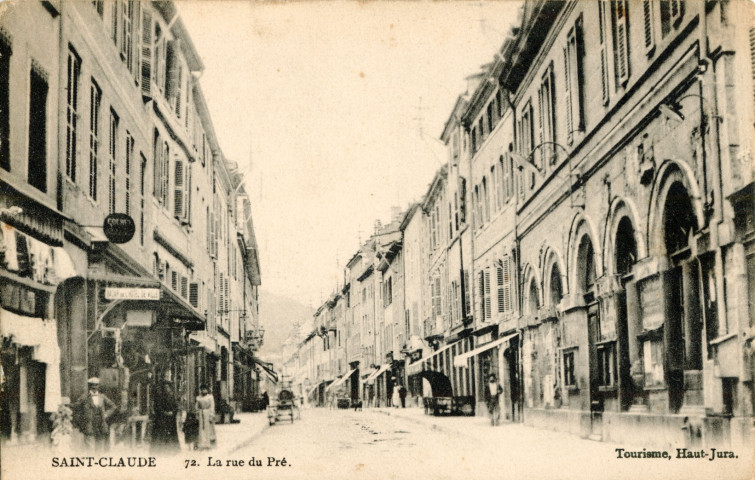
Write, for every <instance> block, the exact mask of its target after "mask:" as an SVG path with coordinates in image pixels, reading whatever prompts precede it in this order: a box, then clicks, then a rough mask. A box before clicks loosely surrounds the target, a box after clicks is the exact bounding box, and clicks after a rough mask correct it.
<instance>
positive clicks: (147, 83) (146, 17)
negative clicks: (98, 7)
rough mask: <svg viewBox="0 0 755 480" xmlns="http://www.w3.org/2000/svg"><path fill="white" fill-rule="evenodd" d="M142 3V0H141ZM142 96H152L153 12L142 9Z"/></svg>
mask: <svg viewBox="0 0 755 480" xmlns="http://www.w3.org/2000/svg"><path fill="white" fill-rule="evenodd" d="M139 4H140V5H141V2H139ZM141 84H142V98H145V99H151V98H152V12H151V11H150V10H149V7H147V8H145V9H144V10H143V11H142V74H141Z"/></svg>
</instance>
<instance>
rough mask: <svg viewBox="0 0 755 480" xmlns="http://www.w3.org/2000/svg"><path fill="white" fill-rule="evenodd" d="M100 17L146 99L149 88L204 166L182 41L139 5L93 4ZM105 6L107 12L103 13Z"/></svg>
mask: <svg viewBox="0 0 755 480" xmlns="http://www.w3.org/2000/svg"><path fill="white" fill-rule="evenodd" d="M92 3H93V6H94V8H95V9H96V11H97V13H98V14H99V15H100V17H101V18H103V19H104V17H105V16H106V15H108V16H109V18H110V19H111V21H110V22H108V23H109V24H110V26H109V30H110V33H111V37H112V40H113V43H114V44H115V47H116V50H117V51H118V53H119V56H120V58H121V60H122V61H123V63H124V64H125V65H126V66H127V68H128V70H129V72H130V73H131V75H132V76H133V78H134V82H135V84H136V85H137V86H141V89H142V93H143V95H145V97H146V98H153V93H152V89H153V88H155V89H156V93H160V94H161V95H162V96H163V98H164V99H165V101H166V102H167V104H168V105H169V106H170V108H171V110H172V112H173V113H174V114H175V116H176V119H177V120H178V121H179V123H181V125H182V126H183V127H184V128H185V129H186V131H187V133H188V134H189V137H190V138H191V140H192V144H193V146H194V150H195V154H196V156H197V157H198V158H199V159H200V160H201V163H202V166H205V164H206V159H207V158H210V156H211V152H210V148H209V142H208V141H207V135H206V133H205V132H204V129H203V128H202V125H201V122H200V121H199V119H198V116H197V113H196V109H195V107H194V104H193V102H192V101H191V99H192V90H193V86H192V76H191V74H190V72H189V68H188V66H187V64H186V62H185V60H184V59H183V56H182V55H181V41H180V40H178V39H173V40H171V39H169V38H168V36H167V32H166V31H165V30H164V29H165V28H166V27H165V26H163V25H162V24H161V23H160V22H159V21H157V19H153V16H152V11H151V10H150V9H149V8H148V7H144V6H143V4H142V3H141V2H138V1H133V0H115V1H114V2H112V3H107V4H105V2H101V1H94V2H92ZM106 6H108V9H107V10H108V11H107V13H106V11H105V10H106V8H105V7H106Z"/></svg>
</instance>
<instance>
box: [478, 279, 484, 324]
mask: <svg viewBox="0 0 755 480" xmlns="http://www.w3.org/2000/svg"><path fill="white" fill-rule="evenodd" d="M477 291H478V292H479V296H480V300H479V303H478V307H477V314H478V315H479V321H481V322H484V321H485V272H483V271H482V270H480V271H479V272H478V276H477Z"/></svg>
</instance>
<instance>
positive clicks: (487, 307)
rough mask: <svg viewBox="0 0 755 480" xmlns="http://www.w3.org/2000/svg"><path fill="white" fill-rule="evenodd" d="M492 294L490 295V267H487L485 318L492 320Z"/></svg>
mask: <svg viewBox="0 0 755 480" xmlns="http://www.w3.org/2000/svg"><path fill="white" fill-rule="evenodd" d="M491 304H492V301H491V295H490V268H489V267H488V268H486V269H485V320H490V318H491V317H492V309H491Z"/></svg>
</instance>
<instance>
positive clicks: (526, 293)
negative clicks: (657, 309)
mask: <svg viewBox="0 0 755 480" xmlns="http://www.w3.org/2000/svg"><path fill="white" fill-rule="evenodd" d="M523 278H524V283H522V300H523V301H522V307H523V310H524V312H525V313H527V314H529V315H535V314H536V313H537V310H538V309H539V308H540V306H542V304H543V302H542V301H541V298H540V285H541V284H540V278H539V275H538V272H537V269H536V268H534V266H533V265H532V264H527V266H526V267H525V270H524V275H523Z"/></svg>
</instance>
